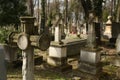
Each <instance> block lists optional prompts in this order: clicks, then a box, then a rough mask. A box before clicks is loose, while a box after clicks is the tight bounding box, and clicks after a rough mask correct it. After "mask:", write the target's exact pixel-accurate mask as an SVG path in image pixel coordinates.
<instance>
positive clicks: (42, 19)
mask: <svg viewBox="0 0 120 80" xmlns="http://www.w3.org/2000/svg"><path fill="white" fill-rule="evenodd" d="M45 4H46V0H41V7H42V8H41V9H42V10H41V11H42V12H41V28H40V29H41V30H42V31H44V30H45Z"/></svg>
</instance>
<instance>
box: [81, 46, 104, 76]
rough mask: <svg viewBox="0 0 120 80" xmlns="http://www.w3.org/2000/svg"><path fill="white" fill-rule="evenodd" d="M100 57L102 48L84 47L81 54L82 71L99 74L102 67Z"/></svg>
mask: <svg viewBox="0 0 120 80" xmlns="http://www.w3.org/2000/svg"><path fill="white" fill-rule="evenodd" d="M100 59H101V56H100V50H97V49H94V50H90V49H89V48H87V49H82V50H81V54H80V66H79V68H80V71H82V72H85V73H90V74H93V75H96V74H99V73H100V72H101V69H102V67H101V64H100Z"/></svg>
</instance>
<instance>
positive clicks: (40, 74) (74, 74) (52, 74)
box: [7, 47, 120, 80]
mask: <svg viewBox="0 0 120 80" xmlns="http://www.w3.org/2000/svg"><path fill="white" fill-rule="evenodd" d="M102 48H103V53H104V55H103V56H102V57H101V62H102V63H101V65H102V72H101V74H100V78H99V80H120V79H118V77H119V74H120V73H118V71H120V69H119V67H117V66H115V65H114V64H113V60H115V59H116V56H115V54H116V52H115V48H110V47H109V48H108V47H102ZM105 55H107V56H105ZM44 60H45V59H44ZM68 63H69V64H70V65H72V66H73V69H72V70H69V71H66V72H60V71H59V70H57V69H56V68H53V67H51V66H49V65H48V64H47V63H46V62H44V63H42V64H40V65H36V66H35V72H34V73H35V80H75V78H76V80H79V78H81V80H97V78H96V76H93V75H90V74H86V73H82V72H80V71H79V56H78V57H76V58H75V57H74V58H69V59H68ZM7 78H8V80H22V72H21V67H19V68H13V67H9V68H8V71H7ZM73 78H74V79H73Z"/></svg>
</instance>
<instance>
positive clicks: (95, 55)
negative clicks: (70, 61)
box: [79, 14, 102, 77]
mask: <svg viewBox="0 0 120 80" xmlns="http://www.w3.org/2000/svg"><path fill="white" fill-rule="evenodd" d="M89 17H90V21H89V24H88V38H87V45H86V47H84V48H83V49H81V50H80V64H79V70H80V71H82V72H84V73H87V74H92V75H95V76H94V77H96V76H97V77H99V76H100V74H101V71H102V66H101V62H100V61H101V56H100V55H101V49H100V48H98V46H97V45H96V32H95V24H94V22H93V20H94V17H93V16H92V14H90V15H89ZM98 37H99V36H98Z"/></svg>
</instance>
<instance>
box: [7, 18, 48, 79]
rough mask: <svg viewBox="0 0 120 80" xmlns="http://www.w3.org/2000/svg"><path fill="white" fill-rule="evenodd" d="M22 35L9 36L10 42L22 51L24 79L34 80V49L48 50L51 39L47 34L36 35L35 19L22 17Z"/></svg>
mask: <svg viewBox="0 0 120 80" xmlns="http://www.w3.org/2000/svg"><path fill="white" fill-rule="evenodd" d="M20 19H21V31H22V32H21V33H14V34H12V35H10V36H9V41H10V43H11V45H12V44H16V43H17V46H18V47H19V48H20V49H21V50H22V58H23V65H22V78H23V80H34V48H38V49H40V50H43V51H45V50H47V49H48V47H49V45H50V37H49V35H48V34H46V33H41V34H40V35H38V34H36V33H35V29H34V19H35V18H34V17H30V16H25V17H21V18H20Z"/></svg>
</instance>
